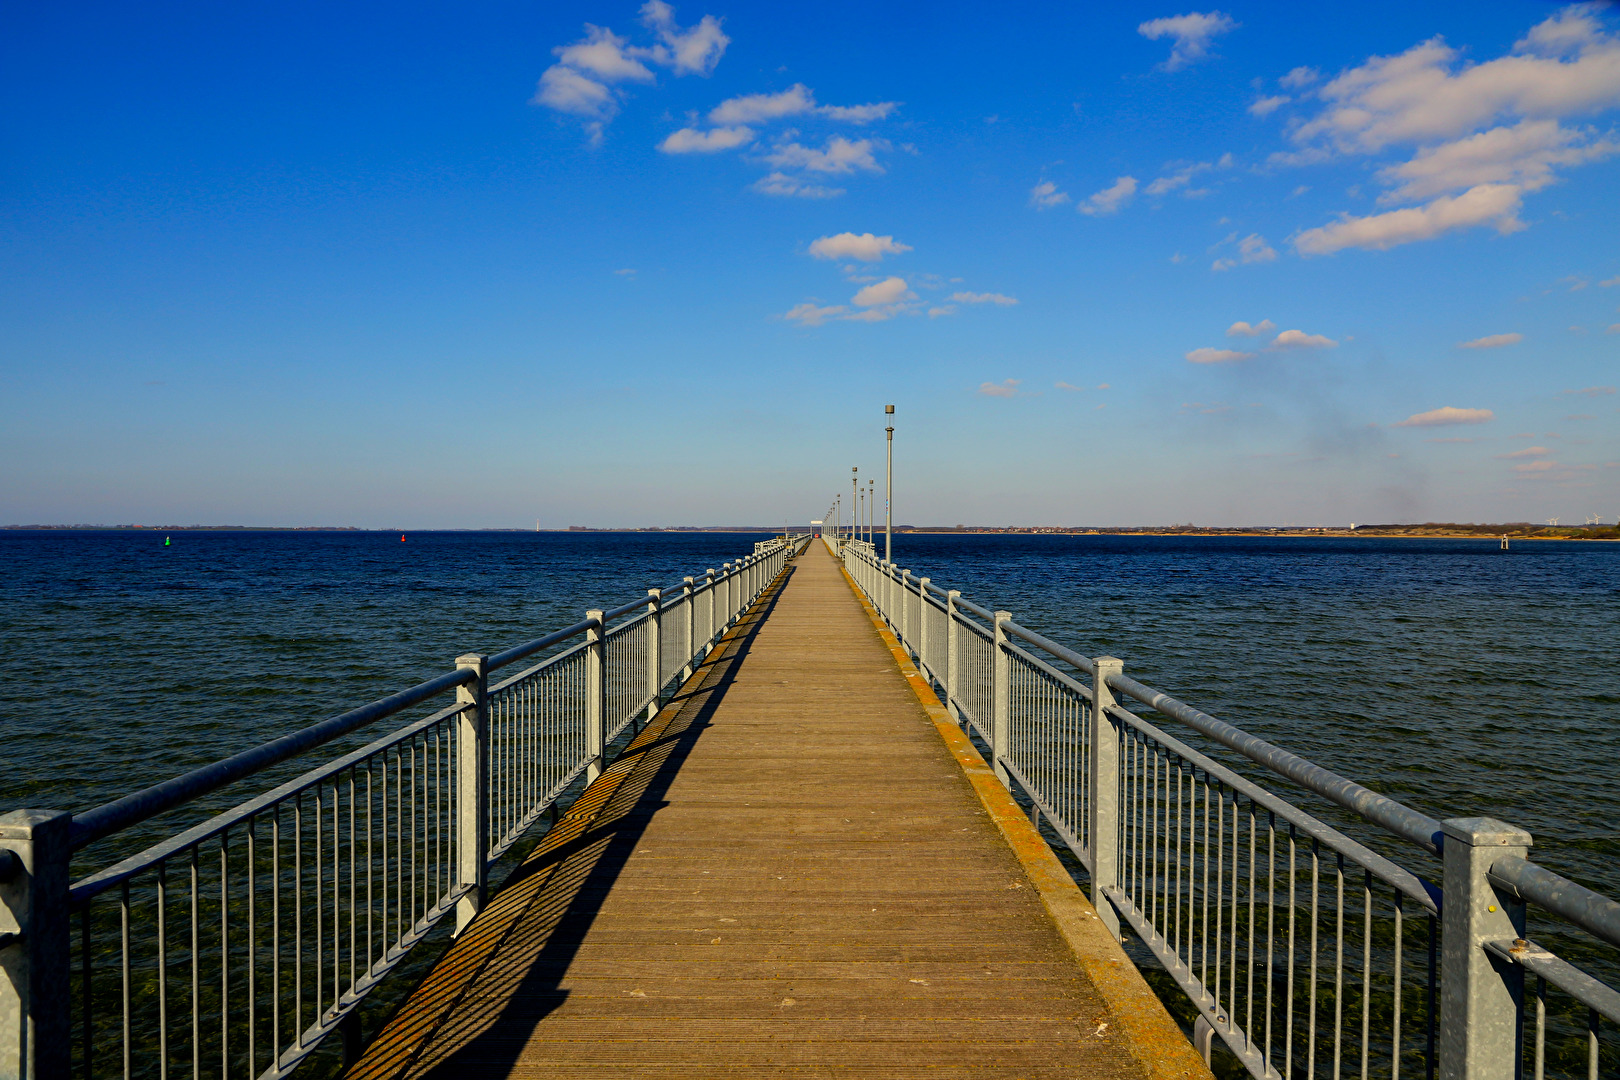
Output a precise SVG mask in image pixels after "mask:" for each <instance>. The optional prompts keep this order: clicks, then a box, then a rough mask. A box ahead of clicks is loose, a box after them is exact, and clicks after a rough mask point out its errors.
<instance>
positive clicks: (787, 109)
mask: <svg viewBox="0 0 1620 1080" xmlns="http://www.w3.org/2000/svg"><path fill="white" fill-rule="evenodd" d="M815 107H816V96H815V94H814V93H812V92H811V90H810V88H809V87H807V86H805V85H804V84H803V83H795V84H793V85H792V86H790V87H788V88H787V89H786V90H783V91H782V92H781V93H777V94H744V95H742V96H741V97H734V98H730V99H728V100H726V101H722V102H721V103H720V104H718V105H716V106H715V107H714V108H712V109H710V110H709V123H711V124H764V123H768V122H770V121H772V120H780V119H782V118H783V117H785V116H799V115H802V114H804V113H808V112H813V111H814V110H815Z"/></svg>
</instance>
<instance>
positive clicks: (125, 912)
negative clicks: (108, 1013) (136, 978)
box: [118, 879, 132, 1080]
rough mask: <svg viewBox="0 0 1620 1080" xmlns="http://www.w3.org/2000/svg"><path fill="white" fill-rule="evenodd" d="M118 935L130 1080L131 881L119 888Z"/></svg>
mask: <svg viewBox="0 0 1620 1080" xmlns="http://www.w3.org/2000/svg"><path fill="white" fill-rule="evenodd" d="M118 933H119V949H120V952H121V954H122V957H123V963H122V965H121V966H122V968H123V983H124V985H123V1006H124V1014H123V1015H124V1019H123V1035H124V1080H130V1068H131V1065H132V1062H131V1059H130V1044H129V1040H130V1018H129V1011H130V986H129V984H130V973H129V968H130V958H129V881H128V879H125V880H124V882H123V883H122V884H121V885H119V887H118Z"/></svg>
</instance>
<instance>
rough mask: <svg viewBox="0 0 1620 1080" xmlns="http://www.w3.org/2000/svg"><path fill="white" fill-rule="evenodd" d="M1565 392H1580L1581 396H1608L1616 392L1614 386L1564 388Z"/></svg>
mask: <svg viewBox="0 0 1620 1080" xmlns="http://www.w3.org/2000/svg"><path fill="white" fill-rule="evenodd" d="M1562 393H1564V394H1579V395H1580V396H1581V397H1608V396H1609V395H1610V394H1612V393H1615V388H1614V387H1612V386H1588V387H1587V388H1586V389H1585V390H1564V391H1562Z"/></svg>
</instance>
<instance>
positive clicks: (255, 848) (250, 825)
mask: <svg viewBox="0 0 1620 1080" xmlns="http://www.w3.org/2000/svg"><path fill="white" fill-rule="evenodd" d="M258 859H259V819H258V816H257V815H255V816H253V817H250V818H248V820H247V926H248V929H247V958H248V962H247V985H248V994H247V1017H248V1020H247V1071H246V1076H247V1080H252V1078H253V1077H255V1076H257V1075H258V1070H257V1069H255V1068H254V1066H255V1064H256V1063H257V1062H256V1059H257V1057H258V1054H257V1049H258V1041H257V1038H256V1035H257V1032H256V1031H255V1028H256V1027H257V1025H258V1019H259V1013H258V1006H259V1002H258V994H259V977H258V971H259V916H258V910H259V908H258V891H259V864H258Z"/></svg>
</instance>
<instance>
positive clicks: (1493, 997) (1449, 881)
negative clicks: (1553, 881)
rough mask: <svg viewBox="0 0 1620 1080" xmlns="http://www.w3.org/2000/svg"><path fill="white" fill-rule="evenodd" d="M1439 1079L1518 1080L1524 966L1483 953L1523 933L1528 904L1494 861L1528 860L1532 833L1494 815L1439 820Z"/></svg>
mask: <svg viewBox="0 0 1620 1080" xmlns="http://www.w3.org/2000/svg"><path fill="white" fill-rule="evenodd" d="M1440 831H1441V832H1442V833H1443V834H1444V835H1445V842H1444V844H1443V845H1442V847H1441V874H1442V876H1441V879H1440V883H1441V889H1442V891H1443V893H1444V896H1445V903H1444V904H1443V905H1442V906H1441V909H1440V950H1441V951H1440V1052H1439V1059H1440V1060H1439V1066H1440V1080H1513V1077H1514V1075H1515V1068H1514V1066H1515V1065H1516V1064H1517V1059H1518V1056H1519V1047H1518V1030H1517V1028H1518V1015H1519V1003H1520V1002H1521V1001H1522V1000H1523V996H1524V969H1523V968H1521V967H1519V966H1518V965H1517V964H1513V963H1510V962H1509V961H1506V960H1501V959H1498V958H1497V957H1495V956H1492V955H1491V954H1490V953H1488V952H1486V951H1485V943H1486V942H1487V941H1512V940H1513V939H1515V938H1522V937H1524V902H1523V901H1521V900H1516V899H1515V898H1514V897H1513V896H1511V895H1510V894H1508V893H1506V892H1502V891H1501V890H1498V889H1497V888H1496V887H1495V886H1493V885H1492V884H1491V883H1490V880H1489V879H1488V878H1487V876H1486V875H1487V874H1488V873H1489V872H1490V869H1491V864H1492V863H1494V862H1496V860H1498V859H1500V858H1503V857H1504V856H1508V855H1513V856H1517V857H1518V858H1521V859H1522V858H1525V857H1526V856H1527V855H1528V854H1529V851H1530V843H1531V840H1530V834H1529V833H1527V832H1525V831H1524V830H1523V829H1516V828H1514V827H1513V826H1512V825H1508V824H1506V823H1504V822H1501V821H1497V820H1496V819H1495V818H1488V817H1474V818H1452V819H1450V820H1449V821H1443V822H1441V823H1440Z"/></svg>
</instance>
